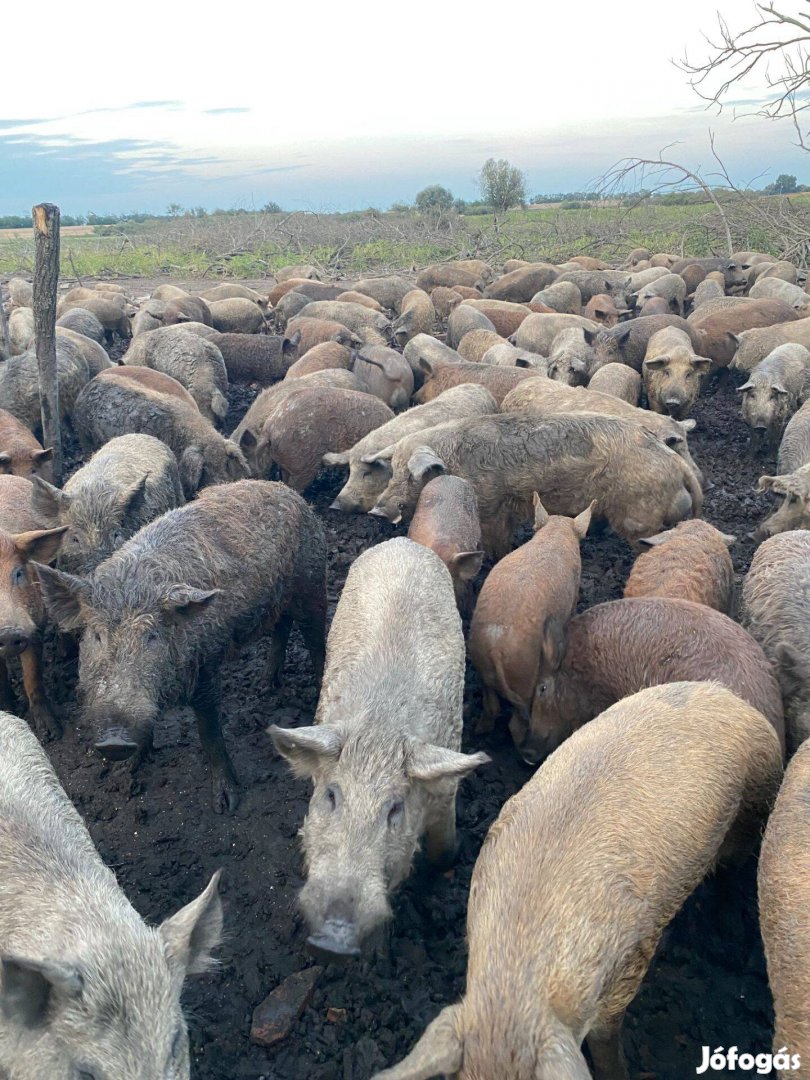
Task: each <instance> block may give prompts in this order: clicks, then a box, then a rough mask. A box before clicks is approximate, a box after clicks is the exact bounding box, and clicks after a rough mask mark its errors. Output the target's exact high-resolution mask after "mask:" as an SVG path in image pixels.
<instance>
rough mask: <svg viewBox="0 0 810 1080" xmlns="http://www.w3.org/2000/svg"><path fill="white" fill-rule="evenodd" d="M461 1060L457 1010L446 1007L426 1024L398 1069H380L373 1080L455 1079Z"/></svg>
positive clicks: (460, 1039)
mask: <svg viewBox="0 0 810 1080" xmlns="http://www.w3.org/2000/svg"><path fill="white" fill-rule="evenodd" d="M463 1057H464V1036H463V1035H462V1033H461V1008H460V1006H459V1005H448V1006H447V1008H445V1009H442V1011H441V1012H440V1013H439V1015H438V1016H437V1017H436V1019H435V1020H433V1021H432V1022H431V1023H430V1024H428V1026H427V1028H426V1029H425V1033H424V1035H423V1036H422V1038H421V1039H420V1040H419V1042H418V1043H417V1044H416V1046H415V1047H414V1048H413V1050H411V1052H410V1054H408V1056H407V1057H406V1058H404V1060H402V1061H400V1063H399V1065H394V1066H392V1068H390V1069H383V1071H382V1072H379V1073H377V1075H376V1076H375V1077H374V1080H431V1077H434V1076H455V1075H456V1073H457V1072H458V1071H459V1069H460V1068H461V1064H462V1060H463Z"/></svg>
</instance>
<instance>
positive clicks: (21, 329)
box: [8, 307, 34, 356]
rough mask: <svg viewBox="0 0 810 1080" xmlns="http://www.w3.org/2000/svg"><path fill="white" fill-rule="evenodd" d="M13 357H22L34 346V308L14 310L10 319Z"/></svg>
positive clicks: (9, 330) (9, 327) (9, 328)
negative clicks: (22, 354)
mask: <svg viewBox="0 0 810 1080" xmlns="http://www.w3.org/2000/svg"><path fill="white" fill-rule="evenodd" d="M8 336H9V341H10V342H11V355H12V356H20V354H21V353H24V352H26V350H28V349H30V348H31V347H32V345H33V344H34V312H33V309H32V308H27V307H26V308H12V310H11V315H10V316H9V319H8Z"/></svg>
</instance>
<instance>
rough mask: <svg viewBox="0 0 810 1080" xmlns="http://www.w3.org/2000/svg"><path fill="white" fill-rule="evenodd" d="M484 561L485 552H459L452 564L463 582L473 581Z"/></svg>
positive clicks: (452, 559)
mask: <svg viewBox="0 0 810 1080" xmlns="http://www.w3.org/2000/svg"><path fill="white" fill-rule="evenodd" d="M483 561H484V552H483V551H459V552H458V554H457V555H453V556H452V558H451V559H450V562H451V563H452V564H453V568H454V570H455V571H456V573H457V574H458V576H459V577H460V578H461V580H462V581H472V579H473V578H474V577H475V576H476V575H477V573H478V571H479V570H480V569H481V563H482V562H483Z"/></svg>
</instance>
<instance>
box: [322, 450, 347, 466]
mask: <svg viewBox="0 0 810 1080" xmlns="http://www.w3.org/2000/svg"><path fill="white" fill-rule="evenodd" d="M321 464H322V465H324V466H325V467H326V468H327V469H330V468H335V467H336V466H338V465H348V464H349V451H348V450H345V451H344V452H343V453H342V454H324V455H323V457H322V458H321Z"/></svg>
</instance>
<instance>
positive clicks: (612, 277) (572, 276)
mask: <svg viewBox="0 0 810 1080" xmlns="http://www.w3.org/2000/svg"><path fill="white" fill-rule="evenodd" d="M555 280H556V281H558V282H560V281H570V282H572V283H573V284H574V285H576V286H577V288H578V289H579V291H580V294H581V296H582V303H583V304H587V303H588V301H589V300H590V299H591V298H592V297H594V296H599V295H601V294H607V295H608V296H612V297H613V298H614V300H619V301H621V303H622V305H623V306H624V305H625V304H626V300H627V296H628V294H629V293H630V289H631V285H630V275H629V274H628V273H627V272H626V271H625V270H581V269H580V270H566V271H564V272H563V273H561V274H560V275H559V276H558V277H557V278H556V279H555Z"/></svg>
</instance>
